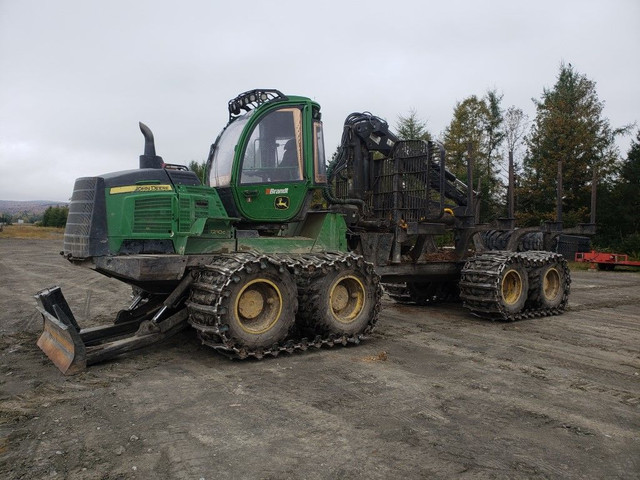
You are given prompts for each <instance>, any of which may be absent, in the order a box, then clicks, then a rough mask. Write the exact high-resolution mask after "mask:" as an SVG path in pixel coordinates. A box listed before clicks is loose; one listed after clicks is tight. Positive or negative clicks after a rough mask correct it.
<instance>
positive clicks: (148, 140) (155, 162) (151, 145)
mask: <svg viewBox="0 0 640 480" xmlns="http://www.w3.org/2000/svg"><path fill="white" fill-rule="evenodd" d="M138 123H139V125H140V131H141V132H142V135H143V136H144V154H143V155H140V168H164V161H162V157H159V156H158V155H156V144H155V141H154V140H153V133H152V132H151V129H150V128H149V127H147V126H146V125H145V124H144V123H142V122H138Z"/></svg>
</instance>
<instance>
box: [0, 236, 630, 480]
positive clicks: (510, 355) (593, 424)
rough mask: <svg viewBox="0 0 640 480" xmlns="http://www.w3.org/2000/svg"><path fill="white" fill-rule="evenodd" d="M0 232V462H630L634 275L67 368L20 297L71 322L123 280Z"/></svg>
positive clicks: (350, 467)
mask: <svg viewBox="0 0 640 480" xmlns="http://www.w3.org/2000/svg"><path fill="white" fill-rule="evenodd" d="M60 244H61V241H60V240H17V239H5V238H3V239H0V282H1V283H0V285H1V286H2V292H3V293H4V295H3V296H2V299H1V303H0V387H1V388H0V478H3V479H21V478H25V479H26V478H29V479H34V478H52V477H54V478H70V479H84V478H86V479H96V478H100V479H129V478H140V479H147V478H156V479H175V478H177V479H183V478H184V479H200V478H204V479H220V478H231V479H242V478H247V479H257V478H264V479H271V478H273V479H281V478H307V479H324V478H327V479H329V478H331V479H333V478H367V479H376V478H380V479H388V478H403V477H404V478H450V477H457V478H474V479H475V478H509V479H511V478H575V479H578V478H580V479H582V478H612V477H613V478H640V274H638V273H636V272H598V271H579V272H573V284H572V295H571V300H570V311H569V312H567V313H565V314H564V315H561V316H557V317H549V318H542V319H535V320H527V321H521V322H516V323H500V322H488V321H483V320H479V319H476V318H474V317H472V316H470V315H469V314H468V313H467V312H465V311H464V310H463V309H462V307H461V306H460V305H456V304H446V305H439V306H434V307H428V308H427V307H412V306H399V305H395V304H393V302H392V301H390V300H388V299H385V300H384V307H385V308H384V310H383V312H382V314H381V316H380V321H379V323H378V328H377V330H376V331H375V333H374V334H373V335H372V336H371V337H370V338H369V339H367V340H366V341H365V342H364V343H363V344H361V345H360V346H357V347H347V348H343V347H340V348H333V349H328V348H327V349H321V350H315V351H309V352H306V353H302V354H295V355H285V356H279V357H278V358H275V359H265V360H263V361H244V362H240V361H231V360H228V359H226V358H225V357H222V356H220V355H218V354H216V353H215V352H213V351H212V350H211V349H209V348H207V347H204V346H201V345H200V344H199V342H198V340H197V338H196V336H195V334H194V333H193V332H192V331H191V330H187V331H185V332H183V333H181V334H179V335H177V336H175V337H173V338H171V339H169V340H167V341H166V342H164V343H162V344H159V345H155V346H153V347H150V348H148V349H146V350H143V351H141V352H138V353H135V354H131V355H128V356H126V357H120V358H118V359H116V360H113V361H110V362H106V363H102V364H99V365H96V366H93V367H91V368H90V369H88V370H87V371H86V372H83V373H81V374H79V375H76V376H72V377H64V376H63V375H62V374H60V372H59V371H58V370H57V369H56V368H55V367H54V366H53V365H52V364H51V363H50V362H49V360H48V359H47V358H46V357H45V356H44V354H43V353H42V352H41V351H40V350H39V349H38V348H37V347H36V346H35V342H36V339H37V337H38V334H39V331H40V329H41V319H40V318H39V314H38V313H37V311H36V309H35V301H34V300H33V297H32V295H33V294H34V293H35V292H36V291H38V290H40V289H42V288H45V287H49V286H51V285H55V284H57V285H60V286H61V287H62V289H63V291H64V293H65V295H66V297H67V299H68V301H69V304H70V305H71V307H72V309H73V310H74V312H75V313H76V316H77V317H78V319H79V321H80V322H81V324H83V325H95V324H100V323H109V322H110V321H111V320H112V318H113V315H114V314H115V312H116V311H117V310H118V309H119V308H123V307H124V306H126V304H127V301H128V300H129V293H130V289H129V288H128V287H127V286H125V285H123V284H121V283H119V282H116V281H113V280H110V279H108V278H105V277H102V276H100V275H98V274H96V273H94V272H91V271H88V270H84V269H80V268H78V267H74V266H72V265H71V264H69V263H68V262H66V261H65V260H63V259H62V257H60V256H59V255H58V254H57V252H58V251H59V250H60Z"/></svg>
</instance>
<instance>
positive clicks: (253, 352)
mask: <svg viewBox="0 0 640 480" xmlns="http://www.w3.org/2000/svg"><path fill="white" fill-rule="evenodd" d="M261 262H266V263H270V264H272V265H275V266H276V267H277V268H279V269H281V271H283V270H284V269H286V270H288V271H289V272H290V273H291V275H292V277H293V278H294V279H295V282H296V286H297V288H298V304H299V309H298V312H299V313H298V315H297V321H296V324H295V325H294V327H293V328H292V329H291V331H290V332H289V335H288V336H287V337H286V338H285V339H284V340H282V341H280V342H278V343H275V344H274V345H272V346H271V347H268V348H258V349H252V348H248V347H247V346H245V345H242V344H241V343H240V342H238V341H237V339H235V338H232V337H231V336H230V335H229V328H228V326H227V325H226V322H228V318H229V317H228V312H227V308H226V307H224V306H223V305H222V300H223V298H224V296H225V295H226V294H227V293H226V291H227V287H228V286H229V285H230V283H231V282H233V281H234V278H236V279H237V276H238V274H240V273H241V272H242V271H245V272H246V271H250V270H251V269H256V268H260V263H261ZM351 266H357V267H358V268H359V269H360V271H361V272H363V273H364V274H366V275H368V276H370V277H371V278H372V279H373V282H374V284H375V286H376V288H375V295H374V297H375V306H374V309H373V314H372V315H371V318H369V320H368V323H367V324H366V326H365V327H364V328H363V329H362V331H360V332H358V333H356V334H354V335H339V334H334V333H330V332H324V331H314V328H313V320H312V318H313V317H312V314H311V313H310V312H311V311H312V310H313V308H312V306H311V303H312V298H310V295H309V292H310V290H311V289H310V286H311V285H312V284H313V283H314V282H316V281H318V280H319V279H320V278H322V277H323V276H324V275H326V274H327V272H329V271H331V270H336V269H341V268H348V267H351ZM191 290H192V291H191V296H190V299H189V301H188V302H187V308H188V309H189V323H190V324H191V326H193V327H194V328H195V329H196V330H197V331H198V336H199V337H200V339H201V341H202V343H203V344H205V345H207V346H209V347H212V348H213V349H215V350H217V351H218V352H220V353H222V354H224V355H226V356H229V357H232V358H238V359H245V358H249V357H253V358H257V359H261V358H263V357H265V356H273V357H276V356H278V355H279V354H280V353H282V352H286V353H294V352H296V351H305V350H307V349H309V348H321V347H323V346H328V347H333V346H335V345H348V344H349V343H353V344H358V343H360V341H361V340H362V339H363V337H365V336H366V335H368V334H369V333H371V332H372V331H373V329H374V328H375V324H376V322H377V320H378V313H379V311H380V300H381V297H382V288H381V287H380V283H379V277H378V276H377V274H376V273H375V272H374V270H373V266H372V265H371V264H370V263H367V262H365V261H364V260H363V259H362V257H360V256H358V255H355V254H352V253H319V254H300V255H291V254H271V255H267V254H257V253H235V254H229V255H219V256H216V257H215V258H214V259H213V260H212V261H211V262H210V263H209V264H208V265H205V266H203V267H201V268H200V269H199V271H198V273H197V274H196V280H195V282H194V283H193V285H192V287H191Z"/></svg>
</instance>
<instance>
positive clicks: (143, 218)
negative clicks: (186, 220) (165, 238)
mask: <svg viewBox="0 0 640 480" xmlns="http://www.w3.org/2000/svg"><path fill="white" fill-rule="evenodd" d="M171 198H172V197H152V198H139V199H136V201H135V207H134V213H133V233H171V231H172V214H171Z"/></svg>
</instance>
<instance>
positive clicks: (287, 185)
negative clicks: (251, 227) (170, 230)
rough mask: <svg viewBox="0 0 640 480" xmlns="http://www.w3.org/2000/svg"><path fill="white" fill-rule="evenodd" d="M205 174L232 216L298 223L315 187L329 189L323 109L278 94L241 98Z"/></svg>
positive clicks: (265, 92) (260, 93)
mask: <svg viewBox="0 0 640 480" xmlns="http://www.w3.org/2000/svg"><path fill="white" fill-rule="evenodd" d="M207 171H208V172H209V177H208V184H209V185H210V186H211V187H215V188H216V189H217V191H218V194H219V195H220V198H221V200H222V203H223V204H224V206H225V208H226V210H227V211H228V212H229V214H230V215H233V216H236V217H240V218H242V219H243V220H245V221H248V222H260V223H262V222H265V223H270V222H273V223H282V222H289V221H293V220H295V219H296V217H298V216H299V215H302V214H303V213H304V211H305V209H304V208H303V207H304V205H305V204H306V203H307V201H308V199H309V198H310V196H311V193H312V189H313V187H314V186H319V185H324V184H326V166H325V156H324V143H323V137H322V122H321V121H320V106H319V105H318V104H316V103H315V102H312V101H311V100H309V99H308V98H304V97H285V96H284V95H283V94H282V93H280V92H278V91H277V90H252V91H250V92H246V93H243V94H241V95H239V96H238V97H236V98H235V99H233V100H231V101H230V102H229V123H228V124H227V126H226V127H225V129H224V130H223V132H222V133H221V134H220V135H219V136H218V139H217V140H216V142H215V143H214V144H213V146H212V147H211V151H210V153H209V159H208V161H207Z"/></svg>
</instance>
